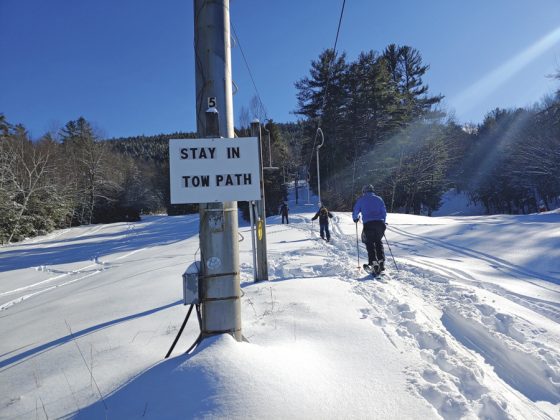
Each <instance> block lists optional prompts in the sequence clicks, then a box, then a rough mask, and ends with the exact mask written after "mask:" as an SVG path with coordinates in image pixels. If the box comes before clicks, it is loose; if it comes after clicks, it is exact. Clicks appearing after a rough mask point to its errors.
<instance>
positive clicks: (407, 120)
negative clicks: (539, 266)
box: [295, 44, 560, 215]
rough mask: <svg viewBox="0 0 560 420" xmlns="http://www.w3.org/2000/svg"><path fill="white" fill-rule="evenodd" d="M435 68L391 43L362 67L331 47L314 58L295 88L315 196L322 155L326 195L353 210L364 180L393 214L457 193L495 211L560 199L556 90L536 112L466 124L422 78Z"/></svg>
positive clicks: (423, 209) (431, 205) (426, 209)
mask: <svg viewBox="0 0 560 420" xmlns="http://www.w3.org/2000/svg"><path fill="white" fill-rule="evenodd" d="M428 70H429V65H427V64H425V63H424V62H423V60H422V57H421V54H420V52H419V51H418V50H416V49H414V48H412V47H410V46H398V45H395V44H391V45H389V46H387V47H386V48H385V49H384V50H383V51H382V52H381V53H378V52H375V51H369V52H363V53H361V54H360V55H359V56H358V58H357V59H356V60H355V61H348V60H347V58H346V55H345V54H344V53H342V54H336V53H334V52H333V51H332V50H325V51H323V52H322V53H321V54H320V55H319V57H318V59H317V60H314V61H312V63H311V69H310V71H309V75H308V76H306V77H303V78H302V79H300V80H298V81H297V82H296V83H295V87H296V89H297V101H298V102H297V109H296V111H295V112H296V113H297V114H298V115H301V116H302V117H303V119H302V121H300V122H299V125H300V126H303V128H302V130H301V131H302V142H301V147H300V150H301V160H300V162H299V163H300V164H301V165H303V166H305V167H306V168H308V169H309V172H310V174H311V185H312V186H313V188H314V189H315V190H316V187H315V186H316V176H317V171H316V169H315V159H316V156H315V154H316V152H317V145H318V142H319V141H320V138H319V139H318V136H317V133H318V131H317V128H321V130H322V132H323V134H324V138H325V142H324V145H323V146H322V147H321V148H320V149H319V154H320V174H321V197H322V199H323V201H324V202H326V203H327V204H328V205H329V206H330V207H331V208H335V209H338V210H342V211H348V210H350V209H351V207H352V204H353V202H354V201H355V199H356V197H357V195H359V192H360V188H361V186H362V185H363V184H369V183H372V184H374V186H375V188H376V191H377V192H378V193H379V194H380V195H381V196H382V197H383V198H384V200H385V202H386V204H387V207H388V210H389V211H394V212H406V213H415V214H420V213H425V214H428V215H431V213H432V212H433V211H434V210H437V209H438V208H439V207H440V205H441V198H442V195H443V194H444V193H445V192H446V191H448V190H449V189H450V188H452V187H455V188H457V189H459V190H460V191H464V192H466V193H467V194H468V195H469V197H470V198H471V200H472V201H473V202H475V203H482V204H483V205H484V206H485V208H486V211H487V212H488V213H496V212H502V213H503V212H506V213H518V212H529V211H536V206H537V204H536V203H537V201H540V200H543V201H544V203H545V205H546V206H547V207H548V206H550V204H551V203H552V202H555V203H556V202H557V200H558V196H559V195H560V185H559V180H560V177H559V176H558V175H560V174H559V173H558V170H559V168H560V160H559V153H560V144H559V138H560V136H559V135H558V134H560V133H559V132H558V130H559V128H560V127H559V123H558V122H559V116H560V113H559V104H560V97H559V95H558V94H557V95H556V96H555V97H553V98H546V99H545V100H543V102H542V103H541V104H539V105H536V106H534V107H532V108H531V109H516V110H503V109H496V110H493V111H491V112H489V113H488V114H487V116H486V118H485V119H484V121H483V122H482V123H481V124H479V125H477V126H475V125H472V124H471V125H460V124H458V123H457V122H456V121H455V119H454V118H453V116H451V115H449V114H447V113H446V112H445V111H444V110H442V109H441V108H440V106H439V104H440V102H441V100H442V99H443V96H442V95H439V94H438V95H432V94H430V92H429V87H428V85H427V84H425V83H424V81H423V76H425V74H426V72H427V71H428Z"/></svg>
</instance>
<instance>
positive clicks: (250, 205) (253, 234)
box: [249, 201, 257, 281]
mask: <svg viewBox="0 0 560 420" xmlns="http://www.w3.org/2000/svg"><path fill="white" fill-rule="evenodd" d="M254 206H255V203H254V202H253V201H249V220H250V221H251V246H252V247H253V280H254V281H257V248H256V246H255V218H254V217H253V211H254Z"/></svg>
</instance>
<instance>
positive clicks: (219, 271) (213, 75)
mask: <svg viewBox="0 0 560 420" xmlns="http://www.w3.org/2000/svg"><path fill="white" fill-rule="evenodd" d="M193 3H194V44H195V60H196V68H195V70H196V92H197V94H196V109H197V131H198V133H199V135H200V136H205V137H213V138H216V137H219V136H220V135H222V136H225V137H227V138H233V137H234V131H233V102H232V95H233V93H232V81H231V51H230V48H231V45H230V40H231V37H230V24H229V0H211V1H210V0H194V2H193ZM206 108H210V109H208V111H211V112H204V111H205V110H206ZM216 118H217V119H218V121H216V120H215V119H216ZM207 119H208V121H207ZM212 119H214V120H213V122H212ZM216 129H217V130H218V132H216ZM199 213H200V255H201V260H202V264H201V272H200V278H201V287H200V302H201V318H202V319H201V335H202V337H204V336H209V335H213V334H221V333H230V334H231V335H233V336H234V338H235V339H236V340H237V341H241V339H242V333H241V304H240V297H241V288H240V284H239V245H238V236H237V225H238V223H237V202H235V201H232V202H224V203H200V204H199Z"/></svg>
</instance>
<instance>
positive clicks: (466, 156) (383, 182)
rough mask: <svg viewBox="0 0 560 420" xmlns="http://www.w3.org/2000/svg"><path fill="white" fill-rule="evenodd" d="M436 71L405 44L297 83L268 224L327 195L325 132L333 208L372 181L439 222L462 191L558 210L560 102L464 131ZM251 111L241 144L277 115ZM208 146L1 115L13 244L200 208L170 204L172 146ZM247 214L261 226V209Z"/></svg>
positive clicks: (257, 106) (500, 115) (317, 64)
mask: <svg viewBox="0 0 560 420" xmlns="http://www.w3.org/2000/svg"><path fill="white" fill-rule="evenodd" d="M428 70H429V66H428V65H427V64H425V63H423V60H422V57H421V54H420V52H419V51H418V50H416V49H414V48H412V47H409V46H397V45H394V44H392V45H389V46H388V47H387V48H385V50H384V51H383V52H381V53H378V52H375V51H370V52H364V53H361V54H360V55H359V56H358V58H357V59H356V60H355V61H348V60H347V58H346V56H345V54H336V53H334V52H333V51H332V50H325V51H324V52H322V53H321V54H320V55H319V57H318V59H317V60H314V61H312V63H311V69H310V71H309V75H308V76H306V77H303V78H302V79H300V80H298V81H297V82H296V83H295V86H296V89H297V104H298V105H297V109H296V111H295V112H296V113H297V114H298V115H299V116H300V117H301V119H300V120H299V121H298V122H295V123H276V122H274V121H272V120H268V121H266V123H265V124H263V125H262V132H261V134H262V137H263V141H262V156H263V163H264V166H265V167H269V168H268V169H266V170H265V171H264V174H265V199H266V208H267V215H269V216H270V215H272V214H277V211H278V208H279V206H280V204H281V202H282V201H283V200H285V199H286V194H287V189H286V182H287V181H293V180H294V179H296V178H299V179H300V180H302V179H305V178H307V177H308V176H309V178H310V182H311V186H312V187H313V188H314V189H315V190H316V185H317V184H316V180H317V171H316V169H315V168H316V166H315V157H316V156H315V153H316V151H317V145H318V142H319V141H320V139H319V137H318V135H317V133H318V132H317V128H319V127H320V128H321V130H322V132H323V134H324V137H325V142H324V146H323V147H322V148H321V149H320V174H321V181H322V182H321V183H322V186H321V188H322V191H321V197H322V199H323V201H324V202H325V203H326V204H327V205H328V206H329V207H330V208H331V209H333V210H338V211H348V210H350V209H351V207H352V204H353V202H354V201H355V199H356V197H357V196H358V195H359V192H360V188H361V186H362V185H363V184H369V183H372V184H374V186H375V189H376V191H377V192H378V193H379V194H380V195H381V196H382V197H383V198H384V200H385V202H386V204H387V207H388V210H389V211H392V212H406V213H415V214H420V213H425V214H428V215H431V213H432V212H433V211H434V210H437V209H438V208H439V206H440V205H441V198H442V195H443V194H444V192H446V191H448V190H449V189H450V188H452V187H454V188H456V189H458V190H460V191H464V192H466V193H467V194H468V195H469V197H470V198H471V200H472V201H473V202H475V203H481V204H483V205H484V207H485V208H486V211H487V212H488V213H527V212H534V211H537V209H538V207H539V206H540V202H541V201H542V203H543V205H544V207H545V208H551V207H552V206H553V205H554V206H557V205H558V204H559V203H558V199H559V196H560V95H559V94H558V93H556V95H554V96H552V97H549V98H545V99H543V100H542V101H541V103H540V104H538V105H535V106H533V107H531V108H529V109H524V108H519V109H509V110H507V109H495V110H492V111H490V112H488V114H487V115H486V117H485V119H484V121H483V122H482V123H481V124H478V125H472V124H471V125H461V124H458V123H457V122H456V121H455V120H454V118H453V117H452V116H449V115H448V114H446V113H445V112H444V111H443V110H442V109H440V108H439V104H440V102H441V100H442V98H443V96H441V95H439V94H438V95H432V94H431V93H430V92H429V87H428V86H427V85H426V84H425V83H424V81H423V77H424V76H425V74H426V72H427V71H428ZM556 78H559V76H556ZM241 111H242V112H241V113H240V123H239V128H237V129H236V136H238V137H245V136H250V127H249V121H250V120H251V117H252V118H255V117H257V118H260V119H261V120H262V119H263V115H266V112H265V111H264V109H263V106H262V103H261V102H260V100H257V99H256V98H255V99H253V101H252V102H251V104H250V109H245V108H243V109H242V110H241ZM251 114H252V115H251ZM196 137H198V136H197V135H196V133H185V132H180V133H170V134H160V135H156V136H136V137H126V138H113V139H103V138H102V136H101V135H100V134H99V133H97V132H96V131H95V130H94V129H93V128H92V126H91V124H90V123H89V122H88V121H87V120H86V119H85V118H83V117H80V118H78V119H77V120H75V121H69V122H68V123H67V124H66V125H65V126H64V127H63V128H62V129H60V130H59V131H58V132H55V133H47V134H45V135H44V136H42V137H41V138H39V139H37V140H32V139H31V138H30V136H29V133H28V132H27V131H26V129H25V127H24V126H22V125H20V124H15V125H14V124H12V123H10V122H8V121H7V119H6V117H5V116H4V115H3V114H0V243H9V242H14V241H18V240H21V239H23V238H25V237H30V236H35V235H39V234H44V233H47V232H49V231H51V230H53V229H56V228H64V227H69V226H77V225H81V224H90V223H106V222H113V221H126V220H129V221H133V220H138V219H139V217H140V215H141V214H143V213H144V214H148V213H159V212H165V213H167V214H171V215H173V214H184V213H192V212H196V211H197V209H198V208H197V205H192V204H185V205H171V204H170V199H169V151H168V141H169V139H171V138H196ZM271 166H272V168H271ZM240 208H241V209H242V211H243V214H244V216H245V218H246V219H248V218H249V216H248V206H247V205H246V204H244V203H240Z"/></svg>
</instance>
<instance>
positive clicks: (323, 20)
mask: <svg viewBox="0 0 560 420" xmlns="http://www.w3.org/2000/svg"><path fill="white" fill-rule="evenodd" d="M341 5H342V0H336V1H335V0H283V1H272V0H260V1H259V0H231V1H230V9H231V20H232V23H233V25H234V26H235V29H236V31H237V35H238V36H239V40H240V43H241V46H242V48H243V51H244V52H245V55H246V57H247V60H248V62H249V65H250V67H251V71H252V73H253V77H254V79H255V82H256V85H257V88H258V90H259V93H260V96H261V98H262V101H263V103H264V105H265V107H266V109H267V114H268V116H269V117H270V118H272V119H274V120H275V121H279V122H284V121H293V120H295V119H296V116H294V115H293V111H294V110H295V108H296V99H295V93H296V91H295V88H294V82H295V81H296V80H298V79H300V78H302V77H304V76H306V75H307V74H308V72H309V68H310V63H311V60H314V59H316V58H317V57H318V55H319V53H320V52H321V51H322V50H324V49H325V48H331V47H332V46H333V44H334V40H335V35H336V27H337V24H338V17H339V14H340V9H341ZM192 9H193V5H192V0H161V1H153V0H80V1H76V0H49V1H45V0H0V51H2V64H1V65H0V83H1V87H0V112H1V113H4V114H5V115H6V117H7V119H8V121H10V122H12V123H22V124H24V125H25V126H26V127H27V128H28V129H29V130H30V132H31V134H32V136H33V137H38V136H40V135H41V134H43V133H44V132H46V131H48V130H53V129H57V128H59V127H60V126H62V125H64V124H65V123H66V122H67V121H69V120H71V119H76V118H78V117H79V116H84V117H85V118H86V119H87V120H89V121H91V122H92V123H93V124H94V125H95V126H96V127H97V128H98V129H99V130H100V131H101V132H102V133H103V134H104V135H105V136H107V137H113V136H129V135H140V134H146V135H150V134H157V133H170V132H174V131H195V95H194V83H195V77H194V65H193V61H194V60H193V56H194V53H193V10H192ZM559 18H560V2H559V1H557V0H531V1H526V0H470V1H461V2H459V1H452V0H425V1H422V2H420V1H415V0H391V1H375V0H347V1H346V7H345V12H344V18H343V22H342V27H341V32H340V36H339V40H338V48H337V50H338V51H340V52H346V54H347V56H348V59H349V60H353V59H355V58H356V57H357V55H358V54H359V53H360V52H361V51H368V50H372V49H373V50H376V51H381V50H383V48H384V47H385V46H387V45H388V44H390V43H396V44H399V45H410V46H412V47H414V48H416V49H418V50H419V51H420V53H421V55H422V57H423V59H424V62H425V63H426V64H429V65H430V70H429V71H428V74H427V75H426V77H425V81H426V82H427V83H428V84H429V86H430V91H431V92H432V93H433V94H439V93H441V94H443V95H444V96H445V101H444V105H445V106H446V107H447V109H449V110H453V111H454V112H455V116H456V118H457V120H459V121H460V122H475V123H477V122H480V121H481V120H482V118H483V117H484V115H485V114H486V113H487V112H488V111H490V110H491V109H493V108H495V107H504V108H509V107H515V106H527V105H531V104H532V103H534V102H536V101H538V100H539V99H541V98H542V97H543V95H545V94H547V93H553V92H554V91H555V90H556V89H558V88H559V87H560V82H558V81H554V80H552V79H550V78H547V75H550V74H553V73H555V72H556V71H558V70H559V69H560V19H559ZM232 63H233V79H234V81H235V83H236V85H237V86H238V87H239V91H238V93H237V94H236V95H235V96H234V112H235V115H236V123H237V121H238V119H237V116H238V112H239V110H240V108H241V106H248V104H249V102H250V100H251V98H252V97H253V96H254V95H255V91H254V88H253V85H252V83H251V80H250V77H249V74H248V71H247V69H246V67H245V63H244V62H243V59H242V56H241V52H240V49H239V47H236V48H233V50H232Z"/></svg>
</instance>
